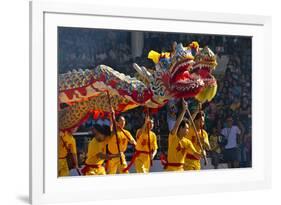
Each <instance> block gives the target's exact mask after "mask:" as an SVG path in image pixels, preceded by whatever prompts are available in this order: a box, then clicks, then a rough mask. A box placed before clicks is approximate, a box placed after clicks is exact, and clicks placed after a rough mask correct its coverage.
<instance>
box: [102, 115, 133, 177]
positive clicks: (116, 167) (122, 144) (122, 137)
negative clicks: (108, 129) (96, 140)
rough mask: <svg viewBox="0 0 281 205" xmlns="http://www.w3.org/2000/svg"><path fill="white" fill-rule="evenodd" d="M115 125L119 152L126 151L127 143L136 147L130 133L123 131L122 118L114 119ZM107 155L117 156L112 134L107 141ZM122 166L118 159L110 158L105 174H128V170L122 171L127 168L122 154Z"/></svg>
mask: <svg viewBox="0 0 281 205" xmlns="http://www.w3.org/2000/svg"><path fill="white" fill-rule="evenodd" d="M116 122H117V123H116V124H117V136H118V142H119V148H120V152H121V153H124V152H125V151H126V149H127V145H128V142H129V143H131V144H133V145H136V141H135V139H134V138H133V137H132V135H131V133H130V132H129V131H127V130H125V129H124V127H125V124H126V120H125V118H124V117H123V116H121V115H119V116H117V117H116ZM108 153H109V154H116V155H117V154H118V153H119V152H118V147H117V139H116V136H115V134H112V135H111V137H110V139H109V141H108ZM121 157H122V164H121V162H120V158H119V157H115V158H112V159H110V160H108V161H107V173H108V174H116V172H117V171H118V172H119V173H129V171H128V170H124V169H125V168H126V167H127V162H126V159H125V155H124V154H122V155H121Z"/></svg>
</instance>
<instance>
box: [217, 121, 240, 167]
mask: <svg viewBox="0 0 281 205" xmlns="http://www.w3.org/2000/svg"><path fill="white" fill-rule="evenodd" d="M221 134H222V135H224V136H225V137H226V139H227V144H226V145H225V149H224V159H225V161H226V162H227V163H228V167H229V168H239V163H240V158H241V155H240V149H239V147H238V145H239V142H240V135H241V131H240V129H239V128H238V126H236V125H233V119H232V117H231V116H230V117H227V119H226V127H225V128H223V129H222V131H221Z"/></svg>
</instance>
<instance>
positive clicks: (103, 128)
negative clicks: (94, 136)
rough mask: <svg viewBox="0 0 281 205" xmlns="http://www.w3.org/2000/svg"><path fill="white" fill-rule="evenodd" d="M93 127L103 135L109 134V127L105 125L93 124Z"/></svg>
mask: <svg viewBox="0 0 281 205" xmlns="http://www.w3.org/2000/svg"><path fill="white" fill-rule="evenodd" d="M93 129H95V130H97V131H98V132H99V133H101V134H103V135H105V136H109V135H110V134H111V131H110V127H109V126H107V125H99V124H94V125H93Z"/></svg>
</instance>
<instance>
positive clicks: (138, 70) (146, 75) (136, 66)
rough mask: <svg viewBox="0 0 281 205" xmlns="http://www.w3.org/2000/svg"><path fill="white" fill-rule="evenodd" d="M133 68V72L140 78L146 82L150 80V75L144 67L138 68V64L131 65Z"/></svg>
mask: <svg viewBox="0 0 281 205" xmlns="http://www.w3.org/2000/svg"><path fill="white" fill-rule="evenodd" d="M133 67H134V68H135V70H136V71H137V72H138V73H139V74H140V75H141V76H142V77H144V78H145V79H146V80H148V81H150V80H151V78H152V75H151V73H150V72H149V71H148V70H147V69H146V68H145V67H144V66H142V67H140V66H139V65H138V64H136V63H133Z"/></svg>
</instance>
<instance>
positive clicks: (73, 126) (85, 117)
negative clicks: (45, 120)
mask: <svg viewBox="0 0 281 205" xmlns="http://www.w3.org/2000/svg"><path fill="white" fill-rule="evenodd" d="M90 115H91V112H88V113H87V114H86V115H85V116H84V117H83V118H82V119H81V120H80V121H79V122H78V123H76V124H74V125H72V126H71V127H68V128H64V129H61V128H59V129H60V131H71V130H72V129H73V128H76V127H79V126H80V125H81V124H83V123H84V122H85V121H86V120H87V119H88V118H89V117H90Z"/></svg>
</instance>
